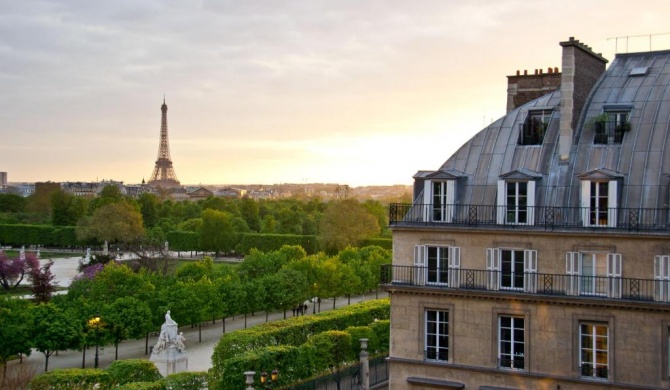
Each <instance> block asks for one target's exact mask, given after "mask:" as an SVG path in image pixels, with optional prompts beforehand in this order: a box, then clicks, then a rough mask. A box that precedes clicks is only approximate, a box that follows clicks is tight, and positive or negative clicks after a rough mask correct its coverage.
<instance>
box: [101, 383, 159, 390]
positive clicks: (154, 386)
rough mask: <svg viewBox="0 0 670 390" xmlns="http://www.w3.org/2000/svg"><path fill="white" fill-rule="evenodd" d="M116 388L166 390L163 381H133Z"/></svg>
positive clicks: (121, 389) (119, 389)
mask: <svg viewBox="0 0 670 390" xmlns="http://www.w3.org/2000/svg"><path fill="white" fill-rule="evenodd" d="M114 390H166V388H165V384H164V383H163V382H133V383H126V384H123V385H119V386H116V387H115V388H114Z"/></svg>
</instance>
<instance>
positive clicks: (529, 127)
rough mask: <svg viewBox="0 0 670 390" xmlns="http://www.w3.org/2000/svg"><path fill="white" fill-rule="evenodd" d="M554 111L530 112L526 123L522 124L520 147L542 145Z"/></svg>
mask: <svg viewBox="0 0 670 390" xmlns="http://www.w3.org/2000/svg"><path fill="white" fill-rule="evenodd" d="M551 112H552V110H533V111H529V112H528V116H527V117H526V121H525V122H524V123H522V124H521V131H520V132H519V145H542V141H543V140H544V134H545V133H546V132H547V127H549V121H550V120H551Z"/></svg>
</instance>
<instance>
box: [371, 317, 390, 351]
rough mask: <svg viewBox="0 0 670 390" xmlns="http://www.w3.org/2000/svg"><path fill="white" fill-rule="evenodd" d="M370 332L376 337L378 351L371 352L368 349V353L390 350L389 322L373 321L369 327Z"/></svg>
mask: <svg viewBox="0 0 670 390" xmlns="http://www.w3.org/2000/svg"><path fill="white" fill-rule="evenodd" d="M370 328H372V331H373V332H375V335H377V341H378V342H379V349H377V350H373V349H371V348H368V351H371V352H372V353H376V352H379V351H388V350H389V348H390V342H391V321H390V320H375V322H374V323H373V324H372V325H370Z"/></svg>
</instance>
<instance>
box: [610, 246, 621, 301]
mask: <svg viewBox="0 0 670 390" xmlns="http://www.w3.org/2000/svg"><path fill="white" fill-rule="evenodd" d="M607 277H608V279H607V282H608V288H607V292H608V293H607V294H608V296H609V297H610V298H621V254H619V253H608V254H607Z"/></svg>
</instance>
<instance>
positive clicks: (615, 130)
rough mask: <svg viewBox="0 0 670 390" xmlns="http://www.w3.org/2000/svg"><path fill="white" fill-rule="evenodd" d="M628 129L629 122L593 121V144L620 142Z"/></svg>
mask: <svg viewBox="0 0 670 390" xmlns="http://www.w3.org/2000/svg"><path fill="white" fill-rule="evenodd" d="M628 130H630V123H629V122H620V121H600V122H595V123H594V131H595V137H594V138H593V143H594V144H620V143H621V141H623V135H624V133H625V132H627V131H628Z"/></svg>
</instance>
